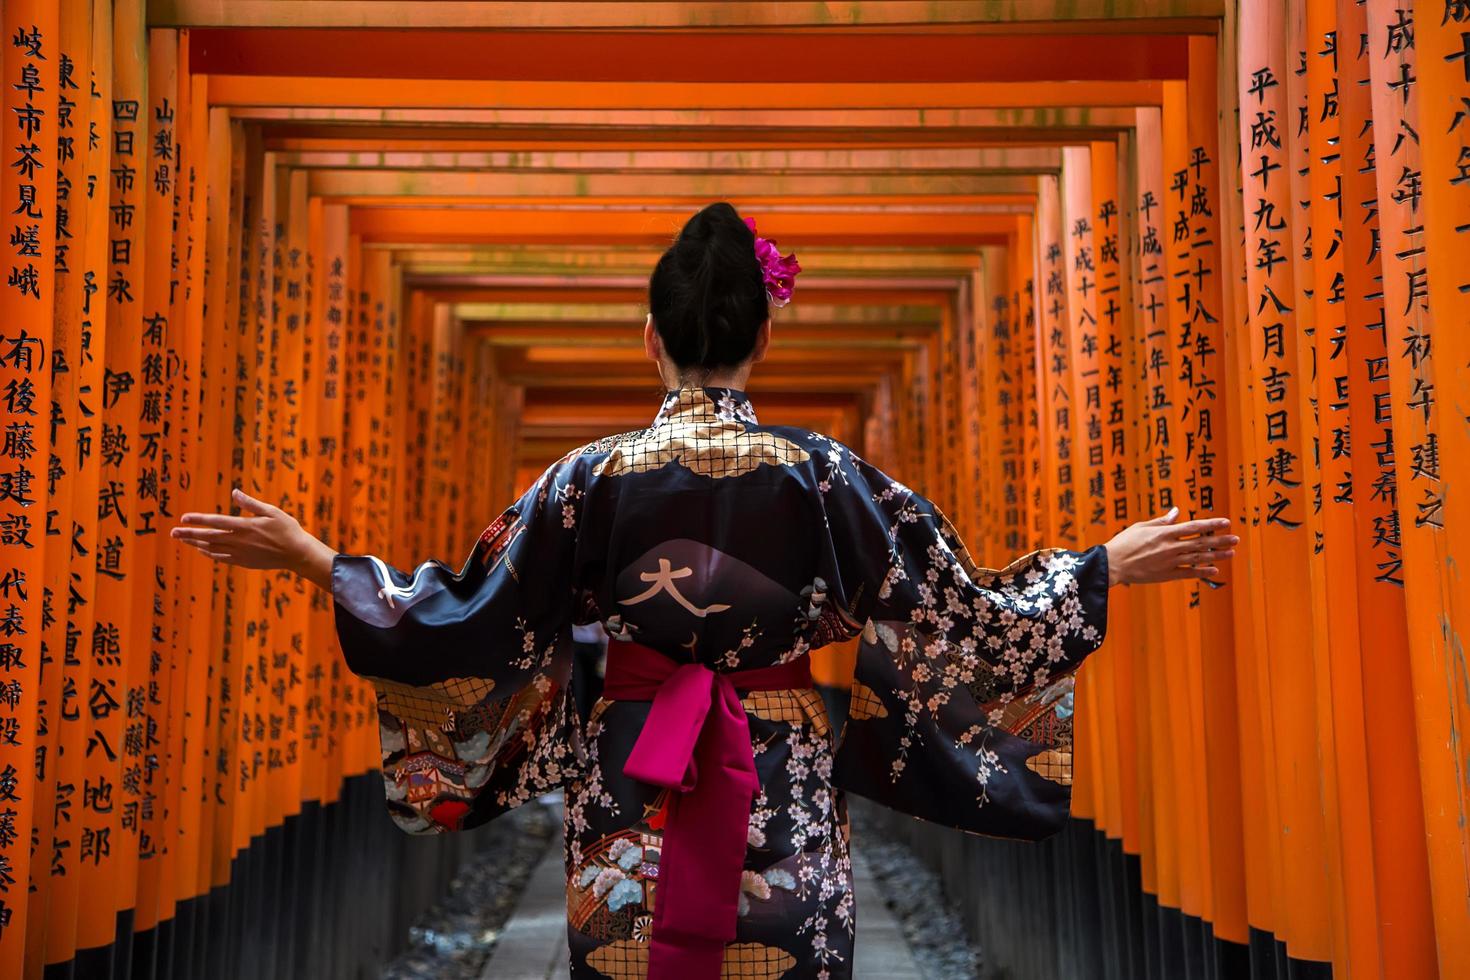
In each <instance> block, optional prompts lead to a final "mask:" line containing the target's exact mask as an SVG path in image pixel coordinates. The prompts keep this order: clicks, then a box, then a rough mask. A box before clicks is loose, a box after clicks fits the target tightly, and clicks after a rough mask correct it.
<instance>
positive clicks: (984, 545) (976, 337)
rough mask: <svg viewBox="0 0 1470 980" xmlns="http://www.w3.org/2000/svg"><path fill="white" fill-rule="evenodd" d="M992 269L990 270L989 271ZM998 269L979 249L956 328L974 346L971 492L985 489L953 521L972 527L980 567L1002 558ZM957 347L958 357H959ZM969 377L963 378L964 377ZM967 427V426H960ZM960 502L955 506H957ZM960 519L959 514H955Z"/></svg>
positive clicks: (964, 438)
mask: <svg viewBox="0 0 1470 980" xmlns="http://www.w3.org/2000/svg"><path fill="white" fill-rule="evenodd" d="M992 264H994V266H997V267H995V269H992ZM1003 269H1004V266H1001V264H1000V263H998V260H997V259H995V251H994V250H989V248H985V250H980V256H979V267H978V269H975V270H973V272H972V273H970V275H969V276H966V278H964V281H963V284H961V292H963V297H961V301H963V303H964V306H966V309H967V313H966V316H964V320H966V325H964V328H963V329H961V334H970V335H972V338H973V341H972V345H973V347H975V361H976V370H975V375H973V397H972V400H973V403H975V417H973V419H972V422H973V423H975V451H976V453H978V454H979V458H976V460H975V463H976V464H978V469H976V470H975V479H976V483H975V486H976V488H980V486H983V488H986V489H985V491H983V492H980V494H976V491H975V489H970V491H969V495H976V497H978V500H976V501H975V504H976V505H975V507H973V508H972V510H970V513H969V514H967V516H963V517H957V519H956V520H960V519H964V520H970V522H972V527H973V530H970V532H967V533H970V535H975V545H973V548H972V551H973V554H976V555H985V557H983V558H982V564H988V566H989V564H995V563H997V561H1000V563H1003V564H1004V561H1005V560H1004V558H1000V557H998V555H1000V550H1001V542H1003V541H1004V530H1005V529H1004V526H1003V519H1001V516H1003V513H1004V479H1005V478H1004V467H1005V460H1004V458H1003V457H1001V448H1000V447H1001V422H1000V419H1001V414H1003V411H1004V403H1003V395H1001V389H1003V386H1004V385H1003V382H1001V378H1003V373H1004V364H1001V363H1000V361H998V360H997V359H998V356H1000V350H1001V348H1003V347H1004V335H1005V331H1007V326H1005V311H1004V309H997V301H1001V303H1004V292H997V289H995V273H997V272H1003ZM963 356H964V354H963V347H961V354H960V357H963ZM964 369H966V366H964V363H963V361H961V363H960V370H961V372H964ZM964 376H966V378H967V376H969V375H964ZM966 428H969V426H966ZM967 441H969V435H967V433H966V432H961V447H957V448H956V450H954V451H957V453H966V451H969V450H967V448H963V447H964V444H966V442H967ZM961 458H963V457H961ZM969 461H970V460H969V458H963V463H966V464H967V463H969ZM953 463H961V460H953ZM958 502H960V501H956V504H958ZM961 514H963V511H961Z"/></svg>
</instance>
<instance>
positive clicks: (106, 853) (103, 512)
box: [77, 3, 148, 948]
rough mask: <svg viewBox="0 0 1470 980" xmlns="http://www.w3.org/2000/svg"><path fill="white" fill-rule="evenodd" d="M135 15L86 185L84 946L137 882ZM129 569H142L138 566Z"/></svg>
mask: <svg viewBox="0 0 1470 980" xmlns="http://www.w3.org/2000/svg"><path fill="white" fill-rule="evenodd" d="M142 16H143V12H142V6H141V4H140V3H120V4H116V5H115V6H114V8H113V10H112V27H113V29H112V70H111V74H112V91H111V98H110V100H109V101H108V103H107V106H108V109H109V114H110V118H109V119H108V120H107V124H106V125H102V126H99V129H100V130H101V132H100V139H101V141H102V144H103V147H104V148H105V149H106V150H107V153H108V166H107V171H106V178H105V180H104V181H103V182H102V184H101V185H100V186H99V187H98V189H97V191H98V193H99V194H102V195H105V196H106V197H107V200H108V221H107V239H106V248H107V251H106V262H107V270H106V280H105V290H106V297H107V307H106V316H107V344H106V359H105V361H104V367H103V382H102V389H101V392H100V396H101V397H100V401H101V423H102V425H101V438H100V439H99V441H98V450H99V452H100V454H101V470H100V482H99V488H98V510H97V517H98V519H97V545H96V549H95V554H96V562H97V571H96V574H97V582H96V591H95V593H94V596H95V602H96V613H95V620H94V623H93V627H92V635H91V636H90V637H89V638H88V640H89V642H90V645H91V650H92V655H93V657H94V658H95V660H94V663H93V676H92V680H91V685H90V691H89V692H88V697H87V707H88V711H89V713H90V714H91V717H92V721H93V726H92V732H91V735H90V737H89V738H88V742H87V756H88V759H89V761H90V763H91V764H90V765H89V766H88V772H87V776H86V779H85V782H84V784H83V788H82V791H83V814H84V821H86V820H87V819H88V818H91V817H93V815H95V816H96V817H97V818H100V819H98V820H97V823H96V825H94V826H91V827H89V826H88V825H87V823H86V822H84V824H83V828H82V840H81V846H80V850H79V852H78V856H79V858H80V859H81V861H82V864H83V878H82V894H83V895H85V896H87V900H86V901H83V902H82V903H81V905H80V907H79V911H80V914H81V918H80V921H79V924H78V933H77V945H78V946H80V947H83V948H90V947H97V946H105V945H107V944H108V943H110V942H111V941H112V939H113V932H114V916H115V914H116V913H117V912H118V911H121V910H124V909H131V908H132V906H133V894H134V889H135V887H136V884H137V855H138V848H137V838H136V836H135V835H136V832H137V824H136V822H134V823H133V824H132V825H131V826H127V825H126V824H125V821H124V818H125V817H126V816H127V804H129V803H132V804H134V805H135V809H136V804H137V802H138V798H139V797H140V796H141V793H140V792H139V790H140V789H141V787H139V786H137V785H136V784H133V785H132V786H131V787H129V786H126V785H122V781H123V777H124V774H125V770H126V768H127V765H128V757H127V755H126V751H125V745H124V732H125V728H126V724H125V716H126V709H125V707H124V705H125V704H126V703H127V697H128V688H129V685H130V680H129V678H130V675H131V673H132V672H133V671H134V669H135V665H136V669H137V671H138V673H139V675H140V676H141V674H142V672H143V671H145V670H146V668H147V663H148V656H147V653H146V651H145V650H136V649H132V648H131V647H130V643H131V639H132V636H133V633H132V617H133V615H134V612H133V610H134V607H135V602H134V598H135V593H136V583H135V581H134V577H135V576H134V572H135V571H137V566H136V565H135V562H134V561H133V553H134V550H135V548H134V546H135V544H136V542H137V534H136V532H137V529H138V526H139V518H138V511H139V507H138V506H137V503H138V502H137V499H136V490H137V476H138V455H137V454H138V419H139V415H140V411H141V408H142V399H141V398H140V395H139V390H138V384H139V376H140V375H141V373H142V356H141V352H142V309H141V302H142V296H143V275H142V271H143V261H142V249H143V242H142V232H143V213H142V208H141V207H140V206H139V205H140V204H141V203H142V202H141V192H140V189H139V188H140V185H139V177H138V166H139V161H140V160H141V146H142V145H143V143H144V142H145V141H146V139H147V135H146V131H144V130H142V118H141V112H142V104H143V94H144V93H143V72H144V66H145V64H146V62H145V60H144V57H143V24H142ZM135 247H136V249H137V253H136V261H135V260H134V248H135ZM139 575H140V576H141V577H144V578H146V577H147V575H146V572H139ZM89 811H90V812H89ZM89 830H90V831H91V833H90V834H89ZM89 838H90V839H89ZM93 896H97V899H96V900H94V898H93Z"/></svg>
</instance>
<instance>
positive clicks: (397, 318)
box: [351, 248, 420, 776]
mask: <svg viewBox="0 0 1470 980" xmlns="http://www.w3.org/2000/svg"><path fill="white" fill-rule="evenodd" d="M372 264H373V269H374V276H373V278H374V279H375V281H376V282H377V289H378V293H377V297H376V298H375V299H374V302H373V310H374V315H375V316H376V317H378V318H380V320H381V324H382V326H381V328H380V332H379V334H378V341H379V344H380V348H379V349H380V351H381V356H380V357H379V358H378V359H377V362H376V363H377V376H378V378H379V379H380V383H379V384H378V385H377V386H376V387H375V389H374V401H373V408H374V417H375V420H376V421H377V426H376V428H375V435H376V438H377V445H378V451H377V460H378V475H377V478H376V481H375V483H374V487H375V490H376V497H375V499H374V510H373V517H374V520H375V521H376V522H377V526H378V527H381V528H383V529H384V530H383V541H384V547H387V546H388V544H389V543H390V542H392V541H394V540H397V539H398V537H399V529H400V528H401V527H402V525H403V524H404V522H405V521H410V520H414V519H415V515H411V514H406V513H404V512H403V509H402V508H401V507H400V506H399V504H398V501H399V499H400V492H401V489H402V486H403V479H402V477H403V473H402V467H401V466H400V465H399V464H398V458H399V454H398V453H397V452H396V450H395V447H397V446H400V445H402V444H403V440H404V439H405V438H406V437H407V435H408V429H407V427H406V425H405V422H404V414H403V396H402V386H401V383H400V379H401V378H402V371H401V367H400V360H401V352H402V349H403V324H402V314H401V311H402V309H403V302H402V297H403V277H402V269H400V268H399V267H398V266H397V265H396V264H394V262H393V255H392V253H391V252H390V251H388V250H387V249H382V248H380V249H378V250H377V251H375V252H374V253H373V259H372ZM419 560H420V559H418V558H415V557H406V558H404V559H403V563H404V564H407V565H412V564H413V563H415V562H417V561H419ZM354 680H356V683H357V697H356V698H355V699H354V704H353V713H354V718H353V721H354V724H355V726H356V729H355V731H356V736H357V737H356V746H357V752H356V756H355V764H354V766H353V769H352V772H351V775H354V776H355V775H358V774H360V773H363V772H366V771H368V770H370V769H376V768H377V767H378V766H379V765H380V764H381V762H382V754H381V751H380V748H379V744H378V724H377V695H376V693H375V692H374V690H373V688H372V685H370V684H369V683H368V682H367V681H365V680H362V679H360V678H354Z"/></svg>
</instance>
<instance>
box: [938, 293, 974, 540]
mask: <svg viewBox="0 0 1470 980" xmlns="http://www.w3.org/2000/svg"><path fill="white" fill-rule="evenodd" d="M969 287H970V283H969V282H968V281H967V282H965V283H964V284H963V287H962V288H961V289H958V290H956V291H955V292H954V293H953V294H952V298H951V300H950V302H949V303H947V304H945V307H944V309H945V314H946V315H945V317H944V320H943V323H942V326H943V332H942V333H941V334H940V351H941V353H940V357H939V363H938V364H936V365H935V368H936V370H935V375H936V382H937V385H936V388H935V393H936V395H937V399H938V404H937V405H936V406H935V408H936V411H937V414H938V416H939V424H940V440H939V447H940V448H939V451H938V452H937V453H936V454H935V455H936V456H937V457H938V458H939V464H940V468H941V473H942V474H943V482H942V483H941V484H940V485H941V487H942V488H943V490H942V493H943V495H944V497H945V498H946V499H947V501H948V503H949V506H950V507H952V508H954V510H955V512H956V513H960V512H961V511H962V510H963V508H962V506H961V503H960V471H961V468H962V462H963V458H962V457H961V456H960V451H961V450H960V430H959V406H958V401H959V377H960V375H959V372H960V366H961V363H962V362H961V360H960V333H961V331H963V330H967V329H970V326H971V320H970V318H971V316H972V315H973V314H974V306H973V304H972V303H971V302H970V297H969Z"/></svg>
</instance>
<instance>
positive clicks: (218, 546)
mask: <svg viewBox="0 0 1470 980" xmlns="http://www.w3.org/2000/svg"><path fill="white" fill-rule="evenodd" d="M232 496H233V498H234V500H235V503H237V504H239V506H240V509H241V510H244V511H245V512H246V513H244V514H242V515H240V516H239V517H236V516H234V515H232V514H199V513H189V514H184V515H183V516H182V517H180V518H179V524H178V526H177V527H175V528H174V529H173V530H172V531H170V532H169V534H170V536H171V537H173V538H174V539H175V540H177V541H182V542H183V543H185V544H188V545H192V546H193V547H195V548H197V549H199V551H201V552H203V553H204V555H206V556H207V557H209V558H213V559H214V560H215V561H220V562H224V563H225V564H227V565H239V566H240V567H242V568H264V569H284V570H286V571H289V572H295V573H296V574H297V575H300V576H301V577H302V578H305V579H307V580H309V581H311V582H313V583H315V584H316V585H319V586H321V587H322V588H323V589H327V590H329V591H330V589H331V587H332V558H333V557H335V555H336V552H334V551H333V550H332V549H331V548H329V547H328V546H327V545H326V544H325V543H324V542H322V541H320V540H318V539H317V538H315V537H313V536H312V535H311V534H310V533H308V532H307V531H306V529H305V528H303V527H302V526H301V522H299V521H298V520H296V518H294V517H292V516H291V515H290V514H288V513H286V512H285V511H283V510H281V508H279V507H273V506H272V505H270V504H268V503H266V502H265V501H263V500H256V499H255V498H254V497H252V496H250V495H249V494H247V493H245V491H243V490H240V489H238V488H237V489H236V490H234V491H233V493H232Z"/></svg>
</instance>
